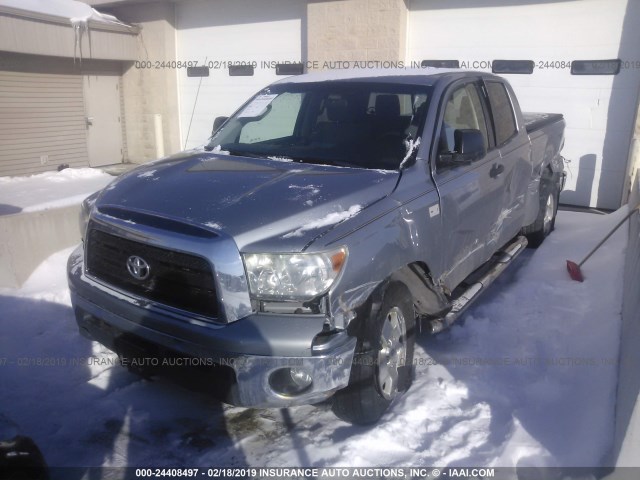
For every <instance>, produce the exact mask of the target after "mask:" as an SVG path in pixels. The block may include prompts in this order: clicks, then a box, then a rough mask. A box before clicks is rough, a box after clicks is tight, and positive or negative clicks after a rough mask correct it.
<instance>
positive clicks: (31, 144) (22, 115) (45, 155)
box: [0, 56, 88, 176]
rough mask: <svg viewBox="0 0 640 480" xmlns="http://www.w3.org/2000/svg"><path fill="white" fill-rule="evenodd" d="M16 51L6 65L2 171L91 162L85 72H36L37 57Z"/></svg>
mask: <svg viewBox="0 0 640 480" xmlns="http://www.w3.org/2000/svg"><path fill="white" fill-rule="evenodd" d="M22 63H23V60H22V58H20V57H17V56H12V57H11V58H10V59H7V60H6V63H5V65H11V67H13V68H12V70H11V71H6V70H5V71H0V175H3V176H4V175H25V174H32V173H39V172H44V171H47V170H55V169H56V167H57V166H58V165H60V164H69V165H70V166H74V167H75V166H77V167H80V166H87V165H88V156H87V141H86V137H85V128H86V127H85V118H84V104H83V99H82V77H81V76H80V75H77V74H71V73H69V74H65V73H61V72H60V71H59V70H58V71H56V70H55V69H51V70H50V71H49V72H47V73H44V72H34V71H32V70H31V69H30V68H29V66H30V65H31V66H33V64H35V63H36V62H35V61H34V60H33V58H32V57H30V58H29V60H28V61H27V60H24V68H21V67H22Z"/></svg>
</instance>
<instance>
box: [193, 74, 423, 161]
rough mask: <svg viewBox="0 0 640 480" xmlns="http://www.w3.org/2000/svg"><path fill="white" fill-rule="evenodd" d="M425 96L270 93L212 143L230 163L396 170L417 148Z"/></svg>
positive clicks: (296, 86)
mask: <svg viewBox="0 0 640 480" xmlns="http://www.w3.org/2000/svg"><path fill="white" fill-rule="evenodd" d="M429 97H430V89H429V87H425V86H414V85H390V84H376V83H368V82H318V83H291V84H282V85H274V86H271V87H269V88H266V89H265V90H263V91H261V92H260V93H258V94H257V95H256V96H255V97H253V98H252V99H251V100H250V101H249V102H248V103H247V104H246V105H245V106H244V107H243V108H242V109H240V110H239V111H238V112H236V114H235V115H234V116H233V117H231V118H230V119H229V120H228V121H227V123H226V124H225V125H224V126H223V127H222V128H221V129H220V130H218V131H217V132H216V133H214V135H213V136H212V137H211V139H210V141H209V144H208V145H207V147H206V148H207V150H214V151H218V152H221V153H222V152H223V153H228V154H230V155H239V156H250V157H266V158H269V157H271V158H277V159H279V160H291V161H299V162H307V163H319V164H329V165H341V166H350V167H359V168H373V169H385V170H391V169H394V170H395V169H398V168H399V167H400V164H401V162H402V161H403V160H405V159H407V158H409V157H410V156H411V155H412V154H413V153H414V150H415V146H416V145H417V144H418V143H419V138H418V137H419V135H420V132H421V131H422V127H423V124H424V117H425V115H426V110H427V105H428V99H429Z"/></svg>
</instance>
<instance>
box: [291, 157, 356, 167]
mask: <svg viewBox="0 0 640 480" xmlns="http://www.w3.org/2000/svg"><path fill="white" fill-rule="evenodd" d="M289 158H292V159H293V160H294V161H296V162H300V163H314V164H316V165H331V166H338V167H350V168H354V167H355V168H359V166H358V165H356V164H355V163H349V162H343V161H341V160H332V159H328V158H310V157H291V156H289Z"/></svg>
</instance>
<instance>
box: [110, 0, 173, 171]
mask: <svg viewBox="0 0 640 480" xmlns="http://www.w3.org/2000/svg"><path fill="white" fill-rule="evenodd" d="M105 10H106V9H105ZM109 13H111V14H113V15H115V16H116V17H118V18H119V19H120V20H122V21H124V22H127V23H135V24H137V25H139V26H140V27H141V31H140V34H139V36H138V59H137V61H138V63H136V62H127V63H126V68H125V71H124V73H123V76H122V92H123V99H124V100H123V104H124V117H125V124H126V128H127V150H126V154H127V155H128V157H127V158H125V160H128V161H130V162H134V163H145V162H148V161H150V160H154V159H156V158H157V151H158V145H157V144H156V142H159V143H160V144H161V150H163V151H164V153H165V154H166V155H169V154H171V153H175V152H178V151H180V150H181V146H180V126H179V117H178V86H177V71H176V69H174V68H171V67H168V68H167V67H162V62H165V65H166V62H171V61H175V60H176V32H175V28H174V21H175V12H174V4H173V3H170V2H153V3H144V4H137V5H126V6H121V7H120V6H119V7H115V8H112V9H111V10H109ZM156 62H158V63H156ZM143 66H144V67H145V68H141V67H143ZM156 66H158V67H159V68H156ZM149 67H151V68H149ZM157 114H159V115H160V116H161V121H162V129H161V132H162V135H161V136H162V138H156V130H155V123H154V122H155V116H156V115H157Z"/></svg>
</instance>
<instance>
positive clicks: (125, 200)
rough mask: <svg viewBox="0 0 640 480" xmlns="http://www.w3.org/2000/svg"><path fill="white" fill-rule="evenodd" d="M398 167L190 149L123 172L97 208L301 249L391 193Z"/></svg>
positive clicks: (251, 247)
mask: <svg viewBox="0 0 640 480" xmlns="http://www.w3.org/2000/svg"><path fill="white" fill-rule="evenodd" d="M398 176H399V174H398V172H395V171H384V170H366V169H359V168H343V167H334V166H324V165H311V164H303V163H294V162H290V161H289V162H288V161H281V160H267V159H255V158H245V157H234V156H228V155H220V154H215V153H208V152H201V151H197V152H193V151H192V152H186V153H182V154H178V155H176V156H174V157H169V158H167V159H163V160H161V161H157V162H155V163H152V164H148V165H145V166H144V167H141V168H138V169H135V170H133V171H131V172H129V173H127V174H125V175H122V176H121V177H118V178H117V179H116V180H115V181H114V182H112V183H111V184H110V185H109V186H108V187H107V188H105V189H104V190H103V192H102V193H101V194H100V196H99V198H98V200H97V202H96V207H97V208H98V209H99V210H100V209H104V210H108V207H117V208H118V209H124V210H131V211H136V212H142V213H146V214H150V215H153V216H157V217H162V218H170V219H173V220H178V221H180V222H185V223H188V224H191V225H196V226H198V227H200V228H204V229H207V230H211V231H213V232H216V233H223V234H227V235H230V236H232V237H233V238H234V240H235V241H236V244H237V245H238V248H239V249H240V250H241V251H245V252H250V251H253V252H258V251H270V252H284V251H300V250H302V249H304V248H305V246H308V245H309V244H310V243H311V242H312V241H313V240H314V239H315V238H317V237H318V236H319V235H322V234H323V233H324V232H326V231H327V230H329V229H331V228H333V227H335V225H337V224H338V223H341V222H343V221H345V220H347V219H349V218H352V217H356V216H357V215H358V213H359V212H360V211H361V210H363V209H365V208H367V207H368V206H370V205H371V204H373V203H374V202H376V201H378V200H380V199H382V198H384V197H386V196H387V195H389V194H390V193H391V192H392V191H393V189H394V187H395V185H396V183H397V181H398Z"/></svg>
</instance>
